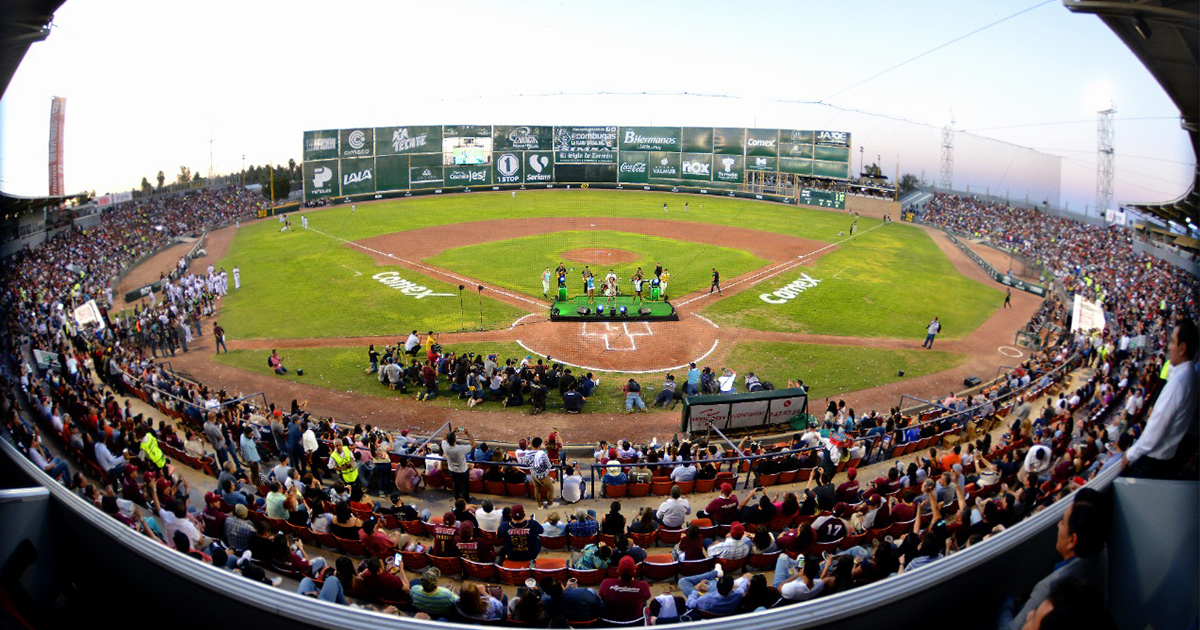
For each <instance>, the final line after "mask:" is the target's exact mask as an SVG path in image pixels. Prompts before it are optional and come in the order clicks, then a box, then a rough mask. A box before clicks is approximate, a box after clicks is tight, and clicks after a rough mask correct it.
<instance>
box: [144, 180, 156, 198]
mask: <svg viewBox="0 0 1200 630" xmlns="http://www.w3.org/2000/svg"><path fill="white" fill-rule="evenodd" d="M142 192H144V193H146V194H147V195H148V194H150V193H152V192H154V187H153V186H151V185H150V181H149V180H147V179H146V178H145V177H143V178H142Z"/></svg>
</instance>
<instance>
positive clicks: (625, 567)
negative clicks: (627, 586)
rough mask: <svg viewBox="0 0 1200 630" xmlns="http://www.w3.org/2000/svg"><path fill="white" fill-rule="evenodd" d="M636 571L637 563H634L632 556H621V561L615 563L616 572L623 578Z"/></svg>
mask: <svg viewBox="0 0 1200 630" xmlns="http://www.w3.org/2000/svg"><path fill="white" fill-rule="evenodd" d="M635 571H637V562H634V560H633V556H622V557H621V561H620V562H618V563H617V572H618V573H620V574H621V575H622V576H623V577H630V576H632V575H633V574H634V572H635Z"/></svg>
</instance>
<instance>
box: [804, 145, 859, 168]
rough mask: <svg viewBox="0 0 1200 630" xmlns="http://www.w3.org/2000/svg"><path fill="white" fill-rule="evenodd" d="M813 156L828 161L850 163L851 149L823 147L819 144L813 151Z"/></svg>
mask: <svg viewBox="0 0 1200 630" xmlns="http://www.w3.org/2000/svg"><path fill="white" fill-rule="evenodd" d="M813 157H814V158H816V159H818V160H825V161H826V162H845V163H847V164H849V163H850V149H849V148H848V147H823V146H821V145H817V146H816V147H815V148H814V151H813Z"/></svg>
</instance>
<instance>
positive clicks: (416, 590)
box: [408, 567, 458, 619]
mask: <svg viewBox="0 0 1200 630" xmlns="http://www.w3.org/2000/svg"><path fill="white" fill-rule="evenodd" d="M440 577H442V572H441V571H439V570H438V568H437V567H430V568H428V569H426V570H425V573H423V574H422V575H421V583H420V584H419V585H417V586H415V587H413V588H411V589H409V592H408V596H409V598H410V599H412V605H413V608H416V609H417V610H419V611H421V612H423V613H425V614H427V615H429V616H430V617H431V618H433V619H441V618H443V617H445V616H446V613H448V612H450V611H451V610H452V609H453V608H454V605H455V604H457V603H458V595H456V594H455V593H454V591H451V590H450V589H448V588H446V587H445V586H438V578H440Z"/></svg>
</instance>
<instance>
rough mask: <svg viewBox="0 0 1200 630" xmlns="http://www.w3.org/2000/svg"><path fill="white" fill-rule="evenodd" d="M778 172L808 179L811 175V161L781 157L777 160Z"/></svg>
mask: <svg viewBox="0 0 1200 630" xmlns="http://www.w3.org/2000/svg"><path fill="white" fill-rule="evenodd" d="M779 172H781V173H791V174H793V175H804V176H805V177H808V176H810V175H812V160H799V159H796V158H786V157H781V158H779Z"/></svg>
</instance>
